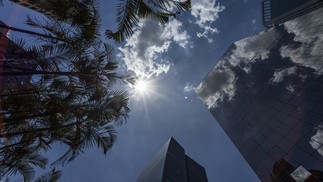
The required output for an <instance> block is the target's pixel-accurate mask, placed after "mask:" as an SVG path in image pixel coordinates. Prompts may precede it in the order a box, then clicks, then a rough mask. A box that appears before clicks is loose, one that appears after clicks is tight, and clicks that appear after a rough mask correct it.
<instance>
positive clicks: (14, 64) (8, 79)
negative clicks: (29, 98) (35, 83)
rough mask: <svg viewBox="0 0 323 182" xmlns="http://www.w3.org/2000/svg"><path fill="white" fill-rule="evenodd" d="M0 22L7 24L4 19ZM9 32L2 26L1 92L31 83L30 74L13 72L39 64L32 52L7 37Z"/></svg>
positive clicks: (0, 31)
mask: <svg viewBox="0 0 323 182" xmlns="http://www.w3.org/2000/svg"><path fill="white" fill-rule="evenodd" d="M0 24H1V25H5V24H4V23H3V22H2V21H0ZM7 33H8V30H7V29H1V28H0V92H1V91H2V90H3V89H8V88H15V89H17V88H20V86H21V85H22V84H25V83H29V82H30V80H31V76H30V75H14V74H12V72H16V73H17V72H22V70H35V69H36V67H37V65H38V63H37V61H36V60H35V59H33V57H32V55H31V54H30V53H28V52H26V51H25V50H24V49H23V48H22V47H20V46H19V45H17V44H16V43H15V42H13V41H12V40H10V39H9V38H8V37H7Z"/></svg>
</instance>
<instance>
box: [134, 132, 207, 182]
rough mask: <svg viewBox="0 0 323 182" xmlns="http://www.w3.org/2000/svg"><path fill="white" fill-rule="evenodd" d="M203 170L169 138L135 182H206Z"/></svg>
mask: <svg viewBox="0 0 323 182" xmlns="http://www.w3.org/2000/svg"><path fill="white" fill-rule="evenodd" d="M207 181H208V179H207V175H206V172H205V169H204V168H203V167H202V166H201V165H200V164H198V163H197V162H195V161H194V160H193V159H192V158H190V157H189V156H187V155H185V150H184V148H183V147H182V146H181V145H180V144H179V143H177V141H176V140H175V139H174V138H173V137H171V138H170V139H169V140H168V141H167V142H166V143H165V144H164V146H163V147H162V148H161V149H160V151H159V152H158V153H157V154H156V156H155V157H154V159H153V160H152V161H151V162H150V164H149V165H148V166H147V167H146V168H145V169H144V170H143V171H142V173H141V174H140V176H139V178H138V179H137V182H207Z"/></svg>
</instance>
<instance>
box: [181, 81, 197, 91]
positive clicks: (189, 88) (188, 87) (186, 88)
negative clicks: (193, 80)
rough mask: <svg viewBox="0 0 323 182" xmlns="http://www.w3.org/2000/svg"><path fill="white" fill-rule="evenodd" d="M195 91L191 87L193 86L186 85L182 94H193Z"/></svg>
mask: <svg viewBox="0 0 323 182" xmlns="http://www.w3.org/2000/svg"><path fill="white" fill-rule="evenodd" d="M195 89H196V88H195V87H194V86H193V84H189V83H186V85H185V87H184V92H185V93H189V92H193V91H195Z"/></svg>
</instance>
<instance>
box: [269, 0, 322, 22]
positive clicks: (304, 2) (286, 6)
mask: <svg viewBox="0 0 323 182" xmlns="http://www.w3.org/2000/svg"><path fill="white" fill-rule="evenodd" d="M322 6H323V1H322V0H292V1H291V0H263V10H264V11H263V16H264V23H265V24H268V25H269V26H270V25H277V24H281V23H284V22H286V21H288V20H291V19H294V18H297V17H299V16H301V15H304V14H306V13H309V12H311V11H313V10H315V9H318V8H320V7H322ZM266 19H267V20H266ZM266 21H267V22H266Z"/></svg>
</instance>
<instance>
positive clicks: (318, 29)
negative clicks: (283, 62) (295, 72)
mask: <svg viewBox="0 0 323 182" xmlns="http://www.w3.org/2000/svg"><path fill="white" fill-rule="evenodd" d="M322 16H323V10H322V9H318V10H316V11H313V12H311V13H309V14H307V15H305V16H302V17H300V18H296V19H294V20H291V21H288V22H286V23H285V24H284V26H285V29H286V30H287V31H288V32H289V33H292V34H294V35H295V37H294V41H296V42H299V43H301V44H300V45H299V46H298V47H295V45H288V46H283V47H282V48H281V49H280V53H281V56H282V57H283V58H290V59H291V60H292V61H293V62H295V63H297V64H300V65H302V66H305V67H308V68H312V69H314V70H315V71H316V74H319V75H321V74H323V71H322V65H317V64H315V62H316V61H318V59H319V57H321V56H323V53H322V49H323V35H322V32H323V24H322V20H321V19H322V18H321V17H322Z"/></svg>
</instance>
